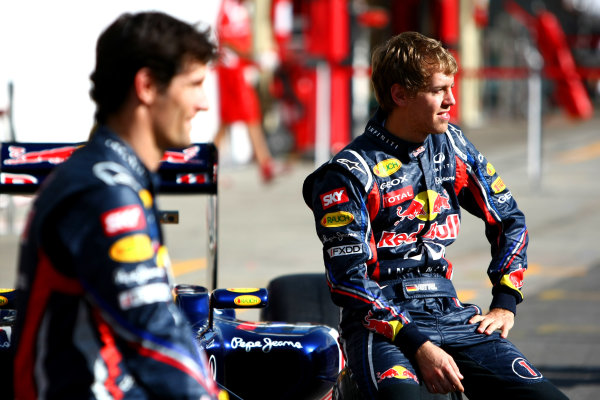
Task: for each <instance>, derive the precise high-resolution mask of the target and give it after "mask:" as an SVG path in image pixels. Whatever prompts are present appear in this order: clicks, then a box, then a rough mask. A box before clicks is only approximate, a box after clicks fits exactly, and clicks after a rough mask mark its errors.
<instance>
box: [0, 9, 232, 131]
mask: <svg viewBox="0 0 600 400" xmlns="http://www.w3.org/2000/svg"><path fill="white" fill-rule="evenodd" d="M219 3H220V2H219V1H195V2H190V1H187V0H171V1H168V2H165V1H160V0H122V1H119V2H82V1H75V0H56V1H51V2H49V1H44V0H34V1H29V2H20V1H4V2H2V3H1V4H0V54H1V57H0V58H1V59H2V62H0V108H2V107H3V103H4V100H5V98H6V93H5V92H6V90H7V89H6V88H7V85H8V82H11V81H12V82H13V83H14V112H13V122H14V128H15V133H16V138H17V140H19V141H23V142H25V141H30V142H36V141H46V142H48V141H56V142H69V141H84V140H86V139H87V135H88V133H89V131H90V129H91V127H92V123H93V114H94V104H93V102H92V101H91V100H90V96H89V90H90V80H89V76H90V74H91V72H92V70H93V68H94V54H95V44H96V40H97V38H98V36H99V35H100V33H101V32H102V31H103V30H104V29H105V28H106V27H107V26H108V25H109V24H110V23H111V22H113V21H114V20H115V19H116V18H117V17H118V16H119V15H120V14H122V13H124V12H137V11H147V10H158V11H163V12H166V13H168V14H171V15H173V16H174V17H177V18H179V19H182V20H184V21H187V22H190V23H201V24H203V25H210V26H211V27H213V26H214V21H215V19H216V16H217V12H218V8H219ZM206 84H207V94H208V96H209V97H210V99H211V106H212V109H211V110H209V111H208V112H205V113H199V114H198V116H197V118H196V119H195V121H194V128H193V130H192V140H194V141H207V140H210V139H211V138H212V136H213V135H214V132H215V131H216V129H217V123H218V121H217V118H218V109H217V107H218V104H217V101H216V100H217V97H216V96H217V94H216V84H215V82H214V78H213V76H212V75H210V76H209V77H208V79H207V83H206ZM1 122H2V123H0V138H2V139H4V140H6V138H7V136H6V135H7V133H6V132H5V131H6V123H5V121H1Z"/></svg>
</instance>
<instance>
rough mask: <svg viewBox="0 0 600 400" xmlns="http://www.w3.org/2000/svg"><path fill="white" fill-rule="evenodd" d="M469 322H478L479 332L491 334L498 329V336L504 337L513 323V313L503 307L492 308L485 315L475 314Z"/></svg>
mask: <svg viewBox="0 0 600 400" xmlns="http://www.w3.org/2000/svg"><path fill="white" fill-rule="evenodd" d="M469 323H470V324H477V323H479V327H478V328H477V332H479V333H485V334H486V335H491V334H492V333H493V332H494V331H495V330H500V336H501V337H503V338H506V337H507V336H508V331H509V330H511V328H512V327H513V325H514V324H515V314H513V313H512V312H511V311H508V310H505V309H503V308H492V309H491V310H490V312H488V313H487V314H486V315H475V316H474V317H472V318H471V319H470V320H469Z"/></svg>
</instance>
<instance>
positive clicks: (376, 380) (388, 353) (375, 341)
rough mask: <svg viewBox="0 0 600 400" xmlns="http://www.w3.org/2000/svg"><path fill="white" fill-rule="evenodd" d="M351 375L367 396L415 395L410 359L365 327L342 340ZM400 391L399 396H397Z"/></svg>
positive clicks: (410, 397) (417, 383)
mask: <svg viewBox="0 0 600 400" xmlns="http://www.w3.org/2000/svg"><path fill="white" fill-rule="evenodd" d="M343 345H344V350H345V353H346V358H347V362H348V366H349V368H350V371H351V372H352V378H353V379H354V381H355V382H356V384H357V385H358V387H359V389H360V391H361V392H362V394H363V396H364V397H365V398H367V399H399V398H401V399H415V400H418V399H419V398H420V397H419V391H420V388H419V378H418V377H417V373H416V371H415V369H414V368H413V366H412V364H411V363H410V361H409V360H408V359H407V358H406V357H405V356H404V354H403V353H402V352H401V351H400V349H398V347H397V346H395V345H394V344H392V343H390V342H389V340H387V339H386V338H384V337H383V336H381V335H378V334H374V333H373V332H370V331H368V330H366V329H360V330H357V332H354V333H353V334H351V335H348V336H347V337H346V338H345V339H344V340H343ZM400 394H402V395H403V397H399V396H400Z"/></svg>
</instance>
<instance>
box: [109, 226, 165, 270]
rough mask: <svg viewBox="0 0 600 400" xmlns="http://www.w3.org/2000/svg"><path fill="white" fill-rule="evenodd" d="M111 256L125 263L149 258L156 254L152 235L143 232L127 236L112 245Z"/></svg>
mask: <svg viewBox="0 0 600 400" xmlns="http://www.w3.org/2000/svg"><path fill="white" fill-rule="evenodd" d="M109 256H110V258H111V259H113V260H114V261H117V262H125V263H134V262H141V261H146V260H149V259H150V258H152V257H153V256H154V250H153V248H152V242H151V240H150V236H148V235H146V234H141V233H139V234H134V235H129V236H125V237H124V238H121V239H119V240H117V241H116V242H114V243H113V244H112V246H110V250H109Z"/></svg>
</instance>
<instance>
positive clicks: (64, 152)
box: [4, 146, 81, 165]
mask: <svg viewBox="0 0 600 400" xmlns="http://www.w3.org/2000/svg"><path fill="white" fill-rule="evenodd" d="M79 147H81V146H62V147H56V148H54V149H46V150H39V151H29V152H28V151H26V149H25V147H21V146H9V147H8V156H9V157H10V159H7V160H4V164H6V165H22V164H39V163H42V162H48V163H50V164H60V163H62V162H63V161H65V160H66V159H67V158H69V157H71V154H73V152H74V151H75V150H77V149H78V148H79Z"/></svg>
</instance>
